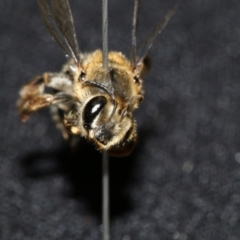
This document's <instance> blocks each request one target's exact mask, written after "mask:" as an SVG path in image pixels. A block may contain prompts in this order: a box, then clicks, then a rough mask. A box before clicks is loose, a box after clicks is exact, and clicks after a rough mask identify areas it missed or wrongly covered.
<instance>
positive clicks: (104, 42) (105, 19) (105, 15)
mask: <svg viewBox="0 0 240 240" xmlns="http://www.w3.org/2000/svg"><path fill="white" fill-rule="evenodd" d="M102 14H103V15H102V51H103V67H104V69H106V70H108V0H102Z"/></svg>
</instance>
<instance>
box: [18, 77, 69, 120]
mask: <svg viewBox="0 0 240 240" xmlns="http://www.w3.org/2000/svg"><path fill="white" fill-rule="evenodd" d="M46 87H50V88H52V89H54V90H55V92H56V91H58V92H59V91H61V92H62V93H63V94H64V93H65V92H67V93H68V92H70V91H71V90H70V89H71V81H70V80H69V79H67V78H66V77H65V76H63V75H62V74H58V73H56V74H54V73H45V74H43V75H42V76H36V77H34V78H33V79H32V80H31V81H30V82H29V83H28V84H26V85H25V86H23V87H22V89H21V90H20V99H19V100H18V102H17V108H18V110H19V114H20V118H21V120H22V121H26V120H27V119H28V117H29V115H30V114H31V113H33V112H35V111H37V110H38V109H40V108H44V107H46V106H49V105H51V104H54V103H57V102H59V101H61V100H62V98H64V96H61V95H59V94H54V93H53V94H48V93H46Z"/></svg>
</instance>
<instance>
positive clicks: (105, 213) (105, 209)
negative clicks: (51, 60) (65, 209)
mask: <svg viewBox="0 0 240 240" xmlns="http://www.w3.org/2000/svg"><path fill="white" fill-rule="evenodd" d="M102 51H103V68H104V69H105V70H106V71H108V0H102ZM102 158H103V159H102V162H103V164H102V165H103V166H102V168H103V172H102V188H103V193H102V196H103V199H102V202H103V204H102V223H103V240H109V239H110V234H109V228H110V223H109V170H108V163H109V160H108V154H107V152H106V151H104V152H103V154H102Z"/></svg>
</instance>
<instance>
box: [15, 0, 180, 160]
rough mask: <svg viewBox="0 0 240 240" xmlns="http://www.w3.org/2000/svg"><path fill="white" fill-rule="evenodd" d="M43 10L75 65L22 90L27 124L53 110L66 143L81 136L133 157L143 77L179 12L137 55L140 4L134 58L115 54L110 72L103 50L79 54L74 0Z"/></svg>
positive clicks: (59, 0) (41, 0) (56, 0)
mask: <svg viewBox="0 0 240 240" xmlns="http://www.w3.org/2000/svg"><path fill="white" fill-rule="evenodd" d="M38 5H39V9H40V13H41V16H42V19H43V22H44V24H45V26H46V28H47V30H48V31H49V33H50V34H51V36H52V37H53V38H54V40H55V41H56V42H57V44H58V45H59V46H60V47H61V49H62V50H63V52H64V53H65V55H67V56H68V57H69V60H68V61H67V63H66V64H65V65H64V66H63V68H62V70H61V71H60V72H58V73H57V72H56V73H52V72H46V73H43V74H42V75H39V76H35V77H33V78H32V79H31V80H30V82H29V83H27V84H26V85H24V86H23V87H22V88H21V90H20V98H19V100H18V101H17V108H18V111H19V114H20V118H21V120H22V121H26V120H27V119H28V118H29V116H30V115H31V114H32V113H33V112H35V111H37V110H39V109H41V108H44V107H50V109H51V113H52V118H53V120H54V121H55V122H56V126H57V128H59V129H60V130H61V132H62V135H63V137H64V138H65V139H68V138H69V137H70V136H71V135H79V136H81V137H85V138H86V139H88V140H89V141H90V142H92V143H94V144H95V146H96V148H97V149H98V150H100V151H107V152H108V153H109V154H110V155H114V156H125V155H128V154H130V153H131V152H132V150H133V148H134V146H135V144H136V141H137V123H136V120H135V119H134V117H133V112H134V110H135V109H137V108H138V107H139V104H140V103H141V102H142V100H143V97H144V91H143V80H142V77H143V76H144V75H145V73H146V71H147V69H148V61H147V59H148V58H147V55H148V52H149V50H150V49H151V47H152V45H153V43H154V41H155V39H156V37H157V36H158V35H159V33H160V32H161V31H162V29H163V28H164V27H165V26H166V24H167V23H168V21H169V19H170V18H171V17H172V15H173V14H174V12H175V10H176V7H177V6H174V8H173V9H171V10H170V11H169V12H168V13H167V14H166V16H165V17H164V18H163V19H162V20H161V21H160V22H158V23H157V25H156V27H155V28H154V29H153V30H152V31H151V32H150V33H149V34H148V36H147V38H146V39H145V40H144V41H143V42H142V44H140V48H139V50H138V51H137V50H136V36H135V32H136V26H137V18H138V6H139V1H138V0H136V1H135V6H134V17H133V30H132V54H131V58H130V60H129V59H128V58H127V57H126V56H125V55H124V54H122V53H121V52H117V51H109V52H108V69H107V70H106V69H105V68H104V67H103V53H102V51H101V50H95V51H93V52H90V53H83V52H80V51H79V47H78V42H77V38H76V31H75V28H74V22H73V17H72V13H71V9H70V5H69V2H68V0H51V1H50V5H49V4H48V3H47V1H46V0H38ZM49 91H50V93H49Z"/></svg>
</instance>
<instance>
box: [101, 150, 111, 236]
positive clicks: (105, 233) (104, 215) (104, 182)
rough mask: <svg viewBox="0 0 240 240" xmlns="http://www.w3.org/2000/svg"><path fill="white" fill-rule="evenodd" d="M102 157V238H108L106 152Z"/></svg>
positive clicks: (107, 172) (107, 171)
mask: <svg viewBox="0 0 240 240" xmlns="http://www.w3.org/2000/svg"><path fill="white" fill-rule="evenodd" d="M102 157H103V159H102V160H103V173H102V174H103V178H102V185H103V205H102V210H103V213H102V222H103V240H109V239H110V234H109V228H110V223H109V170H108V163H109V161H108V153H107V152H106V151H104V152H103V153H102Z"/></svg>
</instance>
